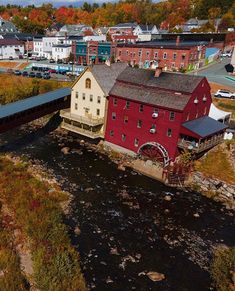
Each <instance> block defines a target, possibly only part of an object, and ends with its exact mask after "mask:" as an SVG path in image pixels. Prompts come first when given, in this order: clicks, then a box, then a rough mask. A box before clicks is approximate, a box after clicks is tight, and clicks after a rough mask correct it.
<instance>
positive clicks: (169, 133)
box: [167, 128, 172, 137]
mask: <svg viewBox="0 0 235 291" xmlns="http://www.w3.org/2000/svg"><path fill="white" fill-rule="evenodd" d="M167 136H168V137H172V129H171V128H168V129H167Z"/></svg>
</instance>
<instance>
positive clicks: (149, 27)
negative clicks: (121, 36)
mask: <svg viewBox="0 0 235 291" xmlns="http://www.w3.org/2000/svg"><path fill="white" fill-rule="evenodd" d="M133 34H134V35H137V36H139V35H143V34H150V35H152V34H159V31H158V29H157V27H156V25H154V24H138V25H137V26H136V27H135V29H134V30H133Z"/></svg>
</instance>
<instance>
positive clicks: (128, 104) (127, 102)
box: [126, 101, 130, 109]
mask: <svg viewBox="0 0 235 291" xmlns="http://www.w3.org/2000/svg"><path fill="white" fill-rule="evenodd" d="M126 109H130V101H126Z"/></svg>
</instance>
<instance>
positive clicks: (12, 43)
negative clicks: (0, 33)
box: [0, 38, 23, 46]
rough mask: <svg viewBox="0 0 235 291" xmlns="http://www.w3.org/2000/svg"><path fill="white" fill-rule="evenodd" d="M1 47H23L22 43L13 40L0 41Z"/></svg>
mask: <svg viewBox="0 0 235 291" xmlns="http://www.w3.org/2000/svg"><path fill="white" fill-rule="evenodd" d="M3 45H23V43H22V42H20V41H19V40H17V39H14V38H9V39H0V46H3Z"/></svg>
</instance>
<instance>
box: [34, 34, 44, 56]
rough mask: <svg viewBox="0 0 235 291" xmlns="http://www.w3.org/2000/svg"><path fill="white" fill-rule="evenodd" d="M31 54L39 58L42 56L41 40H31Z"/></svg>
mask: <svg viewBox="0 0 235 291" xmlns="http://www.w3.org/2000/svg"><path fill="white" fill-rule="evenodd" d="M33 53H34V55H37V56H39V57H42V56H43V46H42V38H34V39H33Z"/></svg>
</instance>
